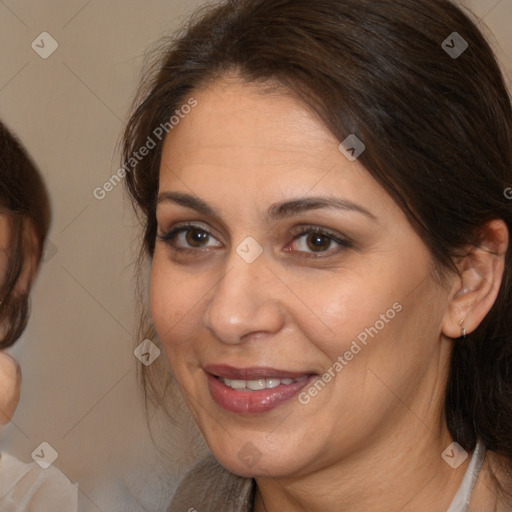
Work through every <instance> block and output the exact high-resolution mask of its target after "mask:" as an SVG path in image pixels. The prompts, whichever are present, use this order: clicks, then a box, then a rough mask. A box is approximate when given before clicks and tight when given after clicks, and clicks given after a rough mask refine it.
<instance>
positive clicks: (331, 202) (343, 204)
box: [156, 191, 378, 222]
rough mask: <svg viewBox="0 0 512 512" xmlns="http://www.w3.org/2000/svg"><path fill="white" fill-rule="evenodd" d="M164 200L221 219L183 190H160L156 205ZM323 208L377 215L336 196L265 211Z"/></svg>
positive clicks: (279, 215)
mask: <svg viewBox="0 0 512 512" xmlns="http://www.w3.org/2000/svg"><path fill="white" fill-rule="evenodd" d="M165 202H173V203H177V204H179V205H181V206H184V207H185V208H191V209H193V210H196V211H197V212H199V213H202V214H203V215H207V216H210V217H216V218H218V219H221V217H222V216H221V214H220V212H219V211H218V210H217V209H216V208H214V207H212V206H210V205H209V204H208V203H206V202H205V201H203V200H202V199H200V198H199V197H197V196H193V195H191V194H186V193H183V192H170V191H167V192H161V193H160V194H158V197H157V201H156V203H157V205H158V204H161V203H165ZM323 208H328V209H335V210H345V211H353V212H357V213H360V214H362V215H365V216H366V217H368V218H369V219H371V220H372V221H374V222H377V221H378V219H377V217H376V216H375V215H374V214H373V213H371V212H370V211H369V210H367V209H366V208H365V207H364V206H361V205H359V204H357V203H354V202H353V201H349V200H347V199H342V198H338V197H330V196H326V197H322V196H319V197H303V198H298V199H291V200H289V201H284V202H280V203H274V204H272V205H271V206H270V208H269V209H268V212H267V216H268V218H269V219H270V220H274V221H276V220H280V219H283V218H285V217H292V216H294V215H299V214H301V213H303V212H306V211H309V210H319V209H323Z"/></svg>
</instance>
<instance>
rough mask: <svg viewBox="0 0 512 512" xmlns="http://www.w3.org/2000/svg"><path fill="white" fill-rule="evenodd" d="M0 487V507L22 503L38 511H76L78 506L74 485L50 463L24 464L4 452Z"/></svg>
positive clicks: (0, 464)
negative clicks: (44, 464) (47, 465)
mask: <svg viewBox="0 0 512 512" xmlns="http://www.w3.org/2000/svg"><path fill="white" fill-rule="evenodd" d="M0 490H1V491H3V492H1V496H2V498H1V500H0V505H1V506H0V509H1V510H4V508H2V507H7V506H8V505H9V506H11V507H12V506H14V505H16V506H17V507H19V506H21V503H22V502H23V503H24V504H25V505H24V506H30V507H32V508H30V510H32V509H34V510H40V511H46V510H48V511H53V510H66V511H68V510H69V511H76V510H77V507H78V488H77V486H76V485H73V484H72V483H71V482H70V481H69V480H68V478H67V477H66V475H64V473H62V472H61V471H60V470H58V469H57V468H55V467H53V466H50V467H49V468H47V469H42V468H40V467H39V466H38V465H37V464H36V463H30V464H25V463H24V462H21V461H20V460H18V459H16V458H15V457H13V456H12V455H9V454H8V453H2V455H1V459H0ZM20 500H21V501H20ZM63 507H64V508H63ZM5 509H7V508H5ZM12 510H25V508H23V509H21V508H15V509H12ZM27 510H28V509H27Z"/></svg>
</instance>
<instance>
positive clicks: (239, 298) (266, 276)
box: [204, 253, 284, 344]
mask: <svg viewBox="0 0 512 512" xmlns="http://www.w3.org/2000/svg"><path fill="white" fill-rule="evenodd" d="M226 268H227V272H226V274H225V275H224V277H223V278H222V279H221V280H220V282H219V283H218V284H217V285H216V287H215V288H214V289H213V291H212V296H211V298H210V300H209V302H208V304H207V307H206V310H205V313H204V324H205V327H206V328H207V329H208V330H209V331H211V332H212V333H213V334H214V336H215V337H216V338H217V339H219V340H220V341H222V342H223V343H228V344H239V343H244V342H247V341H249V340H250V339H254V337H255V336H257V335H258V336H260V335H261V334H262V333H264V334H275V333H277V332H279V330H280V329H281V328H282V327H283V325H284V311H283V305H282V304H281V302H280V301H279V299H278V297H279V288H280V285H281V286H282V284H281V283H280V282H279V279H278V278H277V277H276V276H275V274H273V272H272V271H271V270H270V269H269V268H268V267H267V262H266V259H265V258H264V255H263V254H262V255H261V256H260V257H259V258H258V259H257V260H256V261H254V262H252V263H246V262H245V261H244V260H243V259H242V258H240V257H239V256H238V254H236V253H234V254H233V256H232V257H230V259H229V262H228V264H227V265H226Z"/></svg>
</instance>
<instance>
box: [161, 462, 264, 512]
mask: <svg viewBox="0 0 512 512" xmlns="http://www.w3.org/2000/svg"><path fill="white" fill-rule="evenodd" d="M254 487H255V486H254V480H252V479H251V478H242V477H240V476H237V475H234V474H233V473H230V472H229V471H227V470H226V469H225V468H223V467H222V466H221V465H220V464H219V463H218V462H217V461H216V460H215V458H214V457H213V456H212V455H210V456H208V457H206V458H204V459H202V460H201V461H199V462H198V463H197V464H195V465H194V466H193V467H192V468H191V469H190V470H189V471H188V472H187V473H186V475H185V476H184V478H183V479H182V480H181V482H180V484H179V485H178V488H177V490H176V492H175V494H174V496H173V498H172V501H171V504H170V505H169V508H168V509H167V512H178V511H179V512H182V511H186V512H194V511H200V512H207V511H210V512H217V511H219V512H251V510H252V501H253V493H254Z"/></svg>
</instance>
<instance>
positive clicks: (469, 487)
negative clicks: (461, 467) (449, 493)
mask: <svg viewBox="0 0 512 512" xmlns="http://www.w3.org/2000/svg"><path fill="white" fill-rule="evenodd" d="M485 454H486V449H485V445H484V444H483V443H482V442H481V441H480V440H478V441H477V443H476V447H475V451H474V452H473V455H472V456H471V460H470V461H469V465H468V467H467V469H466V473H465V474H464V478H463V479H462V482H461V484H460V486H459V489H458V491H457V493H456V494H455V496H454V497H453V500H452V502H451V503H450V506H449V507H448V510H447V511H446V512H467V510H468V506H469V501H470V500H471V494H472V493H473V488H474V487H475V484H476V480H477V478H478V473H479V472H480V468H481V467H482V464H483V462H484V459H485Z"/></svg>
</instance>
